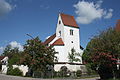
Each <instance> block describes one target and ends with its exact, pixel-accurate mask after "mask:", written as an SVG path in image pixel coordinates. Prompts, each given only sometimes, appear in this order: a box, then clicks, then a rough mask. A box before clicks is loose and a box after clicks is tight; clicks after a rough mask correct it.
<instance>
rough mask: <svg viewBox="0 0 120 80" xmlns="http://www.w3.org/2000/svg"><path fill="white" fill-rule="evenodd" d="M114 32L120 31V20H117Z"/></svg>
mask: <svg viewBox="0 0 120 80" xmlns="http://www.w3.org/2000/svg"><path fill="white" fill-rule="evenodd" d="M115 30H116V31H120V19H119V20H118V22H117V24H116V27H115Z"/></svg>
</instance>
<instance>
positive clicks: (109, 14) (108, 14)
mask: <svg viewBox="0 0 120 80" xmlns="http://www.w3.org/2000/svg"><path fill="white" fill-rule="evenodd" d="M112 12H113V9H109V11H108V13H107V14H106V16H105V17H104V18H105V19H109V18H111V17H112V15H113V14H112Z"/></svg>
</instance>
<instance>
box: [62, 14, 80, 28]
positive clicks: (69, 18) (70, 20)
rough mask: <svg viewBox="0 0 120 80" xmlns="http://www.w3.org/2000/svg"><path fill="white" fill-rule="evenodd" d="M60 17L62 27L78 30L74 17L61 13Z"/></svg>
mask: <svg viewBox="0 0 120 80" xmlns="http://www.w3.org/2000/svg"><path fill="white" fill-rule="evenodd" d="M60 15H61V18H62V21H63V24H64V25H66V26H71V27H75V28H79V27H78V25H77V23H76V21H75V19H74V16H71V15H67V14H63V13H61V14H60Z"/></svg>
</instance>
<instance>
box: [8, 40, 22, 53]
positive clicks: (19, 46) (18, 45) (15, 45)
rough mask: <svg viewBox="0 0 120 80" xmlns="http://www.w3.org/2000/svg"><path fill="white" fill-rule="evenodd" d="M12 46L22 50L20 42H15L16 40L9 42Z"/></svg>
mask: <svg viewBox="0 0 120 80" xmlns="http://www.w3.org/2000/svg"><path fill="white" fill-rule="evenodd" d="M9 44H10V45H11V47H12V48H16V47H17V48H18V49H19V51H23V46H22V45H21V44H20V43H17V42H16V41H12V42H10V43H9Z"/></svg>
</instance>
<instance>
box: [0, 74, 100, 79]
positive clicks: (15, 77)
mask: <svg viewBox="0 0 120 80" xmlns="http://www.w3.org/2000/svg"><path fill="white" fill-rule="evenodd" d="M96 79H98V78H89V79H40V78H27V77H18V76H8V75H4V74H0V80H96Z"/></svg>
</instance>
